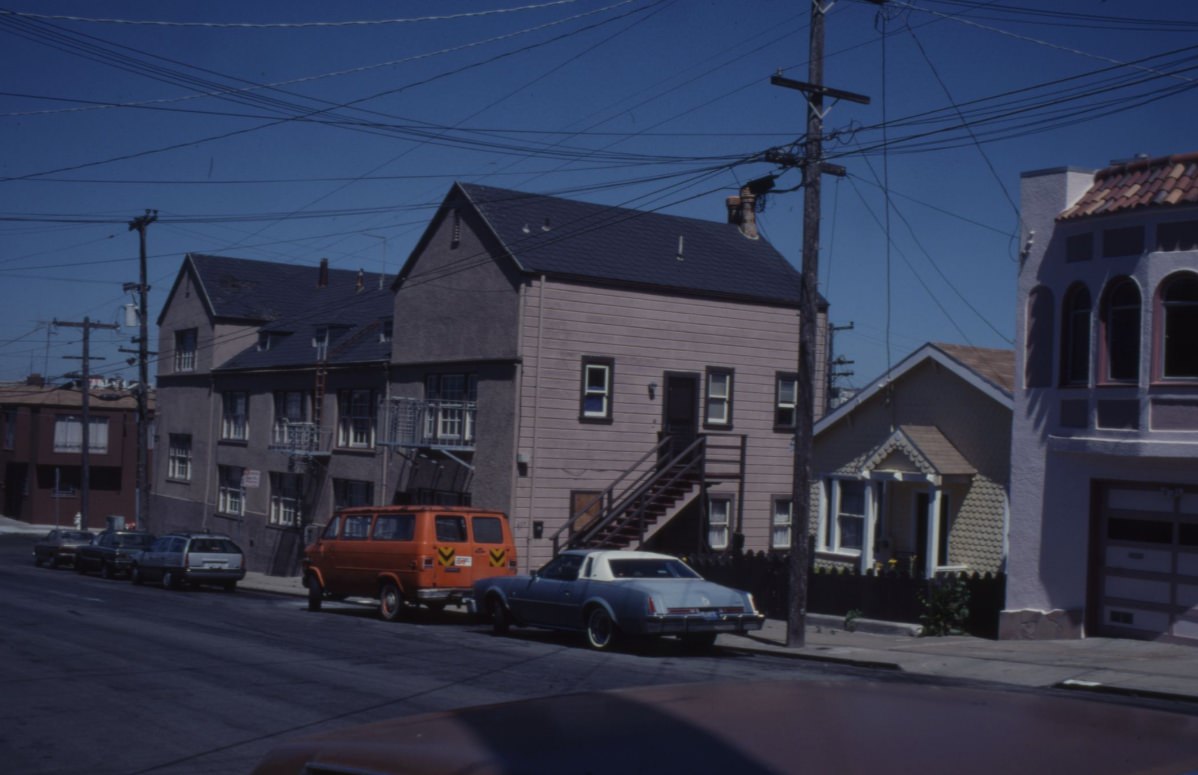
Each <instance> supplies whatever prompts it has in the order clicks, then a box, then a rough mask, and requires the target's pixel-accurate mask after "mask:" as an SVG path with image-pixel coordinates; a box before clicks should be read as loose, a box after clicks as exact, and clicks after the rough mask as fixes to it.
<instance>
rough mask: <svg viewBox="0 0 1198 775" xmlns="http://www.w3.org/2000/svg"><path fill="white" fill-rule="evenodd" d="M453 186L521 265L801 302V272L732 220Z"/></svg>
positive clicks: (561, 275)
mask: <svg viewBox="0 0 1198 775" xmlns="http://www.w3.org/2000/svg"><path fill="white" fill-rule="evenodd" d="M457 186H458V187H459V188H460V189H461V191H462V192H463V193H464V194H465V196H466V197H467V198H468V199H469V201H470V202H471V203H472V204H473V205H474V207H475V208H476V209H477V210H478V212H479V213H480V214H481V215H482V216H483V218H484V219H485V220H486V221H487V223H488V224H489V225H490V227H491V229H492V230H493V232H494V233H495V236H497V237H498V238H499V240H500V241H501V242H502V243H503V245H504V246H505V247H506V248H507V250H508V252H509V253H510V254H511V255H512V257H513V258H514V259H515V261H516V262H517V264H518V265H519V267H520V268H521V269H522V270H523V271H525V272H529V273H533V274H542V273H544V274H547V275H550V276H554V277H558V278H568V279H578V280H589V281H601V282H609V283H610V282H614V283H618V284H630V285H636V286H648V287H652V288H659V289H666V290H670V291H681V292H690V293H699V294H702V295H713V296H723V297H731V298H738V299H749V300H753V301H763V302H769V303H776V304H786V305H795V306H797V305H798V303H799V300H800V287H801V286H800V282H801V276H800V274H799V272H798V271H797V270H796V269H795V268H794V267H793V266H792V265H791V264H790V263H789V262H788V261H787V260H786V259H785V258H783V256H782V254H781V253H779V252H778V251H777V250H775V249H774V247H773V246H772V245H770V244H769V243H768V242H766V241H765V240H764V239H748V238H746V237H745V236H744V235H743V234H741V232H740V229H739V228H738V227H737V226H735V225H733V224H729V223H722V222H716V221H702V220H697V219H694V218H682V217H679V216H676V215H666V214H663V213H653V212H642V211H639V210H630V209H626V208H621V207H611V206H607V205H600V204H592V203H589V202H578V201H574V200H570V199H559V198H557V197H552V196H544V195H541V194H528V193H523V192H519V191H509V190H506V189H500V188H491V187H489V186H480V185H476V184H473V183H458V184H457ZM451 197H452V194H451ZM721 204H722V203H721Z"/></svg>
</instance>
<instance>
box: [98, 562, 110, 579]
mask: <svg viewBox="0 0 1198 775" xmlns="http://www.w3.org/2000/svg"><path fill="white" fill-rule="evenodd" d="M100 578H102V579H111V578H112V566H111V565H109V564H108V563H106V562H102V563H100Z"/></svg>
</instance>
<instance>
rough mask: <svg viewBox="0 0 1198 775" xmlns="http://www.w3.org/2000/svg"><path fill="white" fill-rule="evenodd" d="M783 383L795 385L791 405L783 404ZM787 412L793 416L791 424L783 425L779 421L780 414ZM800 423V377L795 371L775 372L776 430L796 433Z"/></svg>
mask: <svg viewBox="0 0 1198 775" xmlns="http://www.w3.org/2000/svg"><path fill="white" fill-rule="evenodd" d="M783 381H787V382H790V383H792V384H793V385H794V400H793V401H792V402H791V403H790V404H789V405H786V404H783V402H782V383H783ZM783 410H787V411H789V412H790V414H791V419H790V422H789V423H781V422H779V421H778V416H779V413H780V412H782V411H783ZM798 422H799V375H798V373H797V372H793V371H776V372H774V430H775V431H778V432H779V433H794V429H795V425H797V424H798Z"/></svg>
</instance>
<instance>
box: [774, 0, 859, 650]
mask: <svg viewBox="0 0 1198 775" xmlns="http://www.w3.org/2000/svg"><path fill="white" fill-rule="evenodd" d="M828 7H830V6H824V5H821V3H820V0H813V1H812V3H811V35H810V48H809V54H808V62H807V68H808V70H807V77H808V79H809V80H808V81H807V82H806V83H804V82H803V81H795V80H792V79H790V78H784V77H782V76H781V75H775V76H774V77H773V78H771V79H770V83H772V84H774V85H775V86H784V87H786V88H789V89H797V90H799V91H801V92H803V94H804V95H805V96H806V98H807V139H806V143H805V145H804V149H803V158H802V159H801V160H800V159H795V158H794V157H793V155H787V154H782V155H775V156H774V157H773V160H774V161H777V162H779V163H782V164H784V165H788V166H799V167H801V168H802V170H803V265H802V277H803V280H802V291H801V292H802V298H801V299H800V302H799V303H800V307H799V369H798V370H799V395H798V405H797V406H796V407H795V414H796V417H795V444H794V446H795V457H794V484H793V489H792V492H791V517H790V579H789V586H790V607H789V610H788V611H787V617H786V645H787V646H791V647H800V646H803V645H805V642H806V626H807V575H808V570H809V566H810V564H811V556H810V555H811V552H810V548H809V547H810V538H809V536H808V525H809V524H810V514H811V440H812V435H813V428H814V424H815V381H816V380H815V352H816V336H815V329H816V324H817V315H816V311H817V309H818V307H817V305H818V303H819V292H818V287H819V222H820V178H821V176H822V175H823V174H824V173H825V172H829V173H833V174H840V175H843V174H844V169H843V168H840V167H835V166H833V165H829V164H825V163H824V162H823V153H824V151H823V131H824V115H825V110H824V98H825V97H831V98H832V99H833V100H841V99H845V100H850V101H852V102H857V103H861V104H863V105H864V104H868V103H869V98H868V97H864V96H862V95H860V94H853V93H852V92H846V91H840V90H839V89H829V88H828V87H826V86H824V15H825V13H826V12H827V10H828Z"/></svg>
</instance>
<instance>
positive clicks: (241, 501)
mask: <svg viewBox="0 0 1198 775" xmlns="http://www.w3.org/2000/svg"><path fill="white" fill-rule="evenodd" d="M234 472H239V473H238V475H237V476H236V477H234V476H233V473H234ZM234 478H236V480H237V484H236V486H234V485H233V484H232V481H233V479H234ZM244 481H245V467H243V466H226V465H218V466H217V467H216V510H217V513H220V514H230V515H232V516H236V517H244V516H245V485H244ZM234 503H236V505H237V508H236V509H231V508H229V506H230V505H232V504H234Z"/></svg>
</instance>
